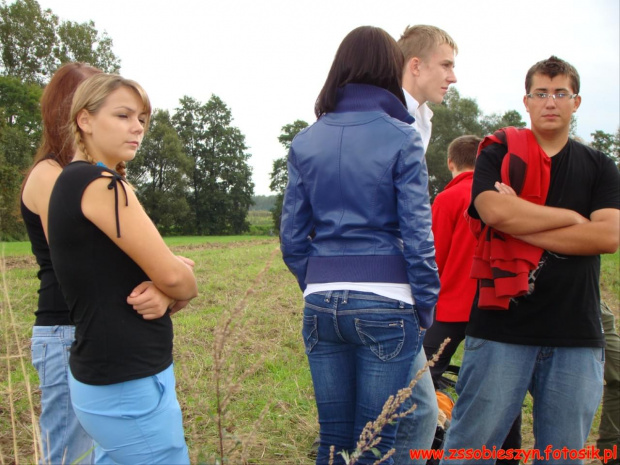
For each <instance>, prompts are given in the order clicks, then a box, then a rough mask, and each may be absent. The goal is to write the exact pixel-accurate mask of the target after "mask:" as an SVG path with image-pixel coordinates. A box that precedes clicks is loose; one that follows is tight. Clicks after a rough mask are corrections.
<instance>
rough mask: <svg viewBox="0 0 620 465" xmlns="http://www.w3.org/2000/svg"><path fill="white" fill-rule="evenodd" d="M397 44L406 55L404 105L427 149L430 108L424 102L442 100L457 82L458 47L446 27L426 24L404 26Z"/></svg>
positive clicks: (429, 133) (438, 101)
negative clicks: (456, 61)
mask: <svg viewBox="0 0 620 465" xmlns="http://www.w3.org/2000/svg"><path fill="white" fill-rule="evenodd" d="M398 45H400V49H401V50H402V51H403V55H405V68H404V69H403V91H404V93H405V100H406V101H407V108H408V109H409V113H410V114H411V115H412V116H413V117H414V118H415V122H414V123H413V127H414V128H416V129H417V130H418V132H419V133H420V135H421V136H422V140H423V141H424V148H425V149H428V143H429V140H430V138H431V129H432V123H431V118H432V117H433V112H432V111H431V109H430V108H429V107H428V105H427V104H426V103H427V102H431V103H441V102H442V101H443V98H444V96H445V95H446V92H448V87H449V86H450V84H454V83H456V75H455V74H454V57H455V55H456V54H457V53H458V47H457V46H456V42H454V40H453V39H452V37H450V36H449V35H448V33H447V32H446V31H444V30H442V29H439V28H438V27H435V26H426V25H417V26H411V27H408V28H407V29H405V32H404V33H403V35H402V36H401V38H400V39H399V41H398Z"/></svg>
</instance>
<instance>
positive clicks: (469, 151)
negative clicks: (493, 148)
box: [448, 136, 482, 171]
mask: <svg viewBox="0 0 620 465" xmlns="http://www.w3.org/2000/svg"><path fill="white" fill-rule="evenodd" d="M481 141H482V139H480V138H479V137H477V136H461V137H457V138H456V139H454V140H453V141H452V142H450V145H449V146H448V160H450V161H451V162H452V163H454V166H455V167H456V169H457V170H458V171H463V170H466V169H470V170H473V169H474V166H475V165H476V155H477V154H478V146H479V145H480V142H481Z"/></svg>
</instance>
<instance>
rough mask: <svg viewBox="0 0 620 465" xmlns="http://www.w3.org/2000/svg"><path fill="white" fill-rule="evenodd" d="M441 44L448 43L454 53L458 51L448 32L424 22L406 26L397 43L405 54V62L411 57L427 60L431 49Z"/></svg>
mask: <svg viewBox="0 0 620 465" xmlns="http://www.w3.org/2000/svg"><path fill="white" fill-rule="evenodd" d="M442 44H448V45H449V46H450V47H452V49H453V50H454V53H455V54H457V53H458V52H459V48H458V47H457V46H456V42H455V41H454V39H452V37H450V34H448V33H447V32H446V31H444V30H443V29H439V28H438V27H436V26H427V25H425V24H417V25H415V26H407V28H406V29H405V32H403V35H401V36H400V39H398V45H399V47H400V49H401V50H402V52H403V55H404V56H405V63H407V62H408V61H409V60H410V59H411V58H413V57H418V58H420V59H422V60H427V59H428V58H429V55H430V54H431V53H432V52H433V50H435V48H436V47H438V46H440V45H442Z"/></svg>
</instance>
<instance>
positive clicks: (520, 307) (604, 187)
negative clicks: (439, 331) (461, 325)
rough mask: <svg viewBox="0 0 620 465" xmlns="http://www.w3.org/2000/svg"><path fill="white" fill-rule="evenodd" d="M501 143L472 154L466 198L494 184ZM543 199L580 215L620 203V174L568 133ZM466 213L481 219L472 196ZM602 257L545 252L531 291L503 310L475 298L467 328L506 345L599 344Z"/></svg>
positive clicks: (553, 160)
mask: <svg viewBox="0 0 620 465" xmlns="http://www.w3.org/2000/svg"><path fill="white" fill-rule="evenodd" d="M506 151H507V149H506V146H504V145H500V144H492V145H489V146H488V147H486V148H485V149H484V150H483V151H482V152H481V153H480V156H478V158H477V160H476V168H475V171H474V182H473V185H472V199H475V198H476V196H477V195H478V194H480V193H481V192H484V191H488V190H493V191H495V190H496V189H495V187H494V184H495V182H496V181H500V180H501V174H500V173H501V164H502V160H503V157H504V155H505V154H506ZM545 205H547V206H552V207H560V208H568V209H571V210H574V211H577V212H578V213H580V214H581V215H583V216H584V217H586V218H589V217H590V215H591V214H592V212H594V211H596V210H600V209H603V208H620V176H619V174H618V169H617V168H616V166H615V165H614V163H613V161H612V160H611V159H610V158H609V157H607V156H606V155H605V154H604V153H602V152H599V151H597V150H594V149H591V148H589V147H587V146H585V145H583V144H580V143H578V142H576V141H574V140H572V139H570V140H569V141H568V143H567V144H566V146H564V148H563V149H562V150H561V151H560V152H559V153H558V154H557V155H555V156H554V157H552V158H551V183H550V186H549V193H548V195H547V201H546V202H545ZM468 213H469V214H470V215H471V216H472V217H473V218H479V216H478V213H477V211H476V209H475V207H474V204H473V200H472V203H471V205H470V207H469V210H468ZM599 274H600V256H599V255H591V256H578V255H563V254H557V253H553V252H549V251H545V252H544V253H543V255H542V257H541V260H540V264H539V267H538V269H537V270H536V271H535V272H534V274H533V276H532V278H533V283H532V284H533V286H534V290H533V292H532V293H530V294H528V295H526V296H522V297H518V298H516V299H513V300H512V301H511V303H510V307H509V309H508V310H481V309H479V308H478V306H477V303H478V296H476V298H475V300H474V304H473V306H472V312H471V317H470V322H469V325H468V327H467V335H469V336H474V337H479V338H483V339H489V340H494V341H500V342H506V343H511V344H527V345H544V346H550V347H567V346H568V347H571V346H574V347H604V346H605V342H604V338H603V333H602V327H601V321H600V308H599V305H600V295H599Z"/></svg>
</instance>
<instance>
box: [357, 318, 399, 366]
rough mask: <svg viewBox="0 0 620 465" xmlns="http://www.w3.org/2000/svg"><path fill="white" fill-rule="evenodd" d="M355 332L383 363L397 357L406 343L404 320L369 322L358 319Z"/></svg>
mask: <svg viewBox="0 0 620 465" xmlns="http://www.w3.org/2000/svg"><path fill="white" fill-rule="evenodd" d="M355 330H356V331H357V334H358V336H359V337H360V339H361V340H362V343H363V344H364V345H366V346H368V347H369V348H370V350H372V352H373V353H374V354H375V355H376V356H377V357H379V359H380V360H381V361H383V362H386V361H388V360H390V359H392V358H394V357H396V356H397V355H398V354H399V353H400V350H401V349H402V347H403V343H404V341H405V323H404V321H403V320H392V321H369V320H360V319H358V318H356V319H355Z"/></svg>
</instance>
